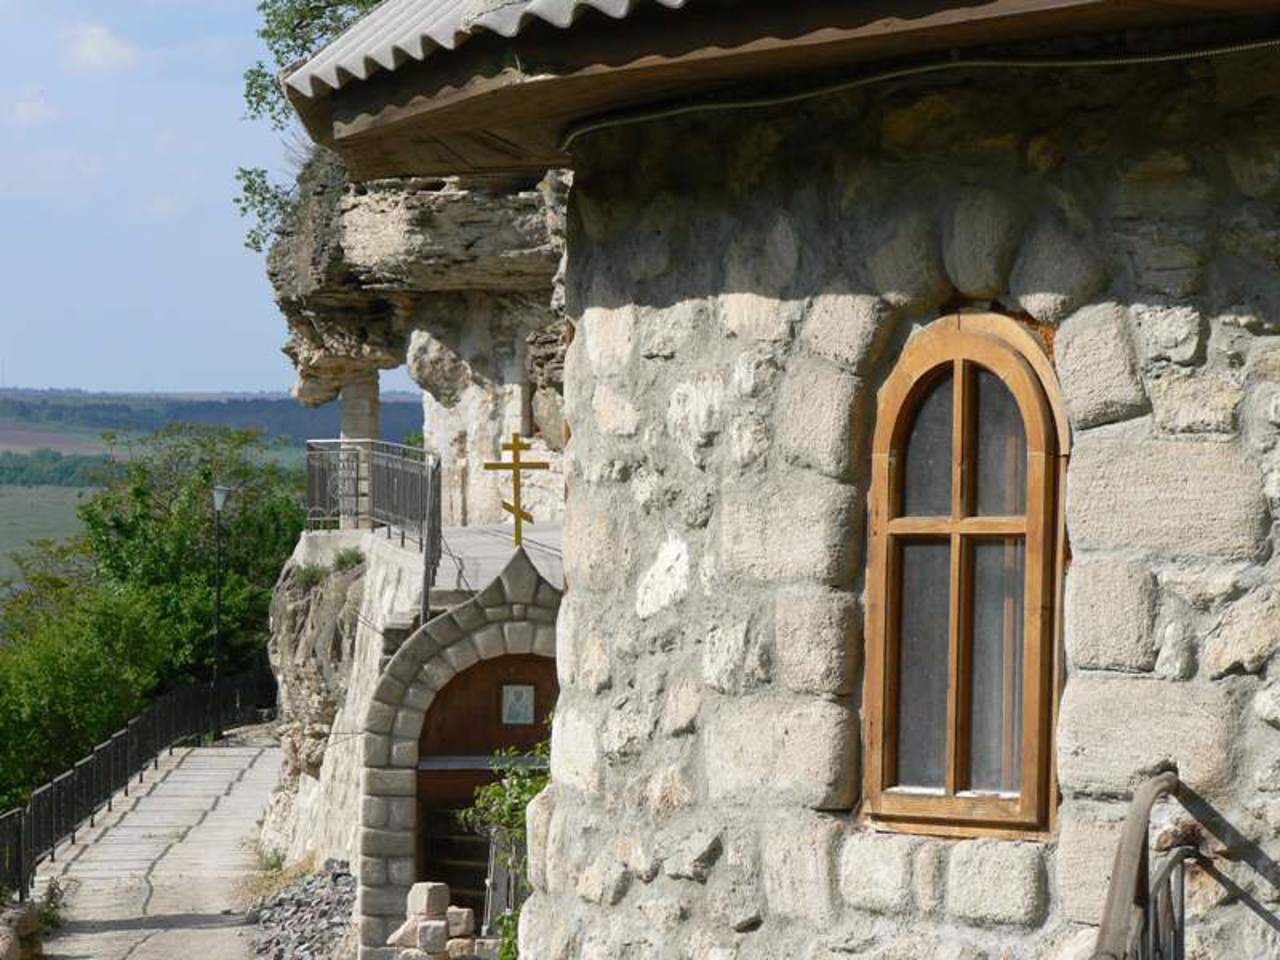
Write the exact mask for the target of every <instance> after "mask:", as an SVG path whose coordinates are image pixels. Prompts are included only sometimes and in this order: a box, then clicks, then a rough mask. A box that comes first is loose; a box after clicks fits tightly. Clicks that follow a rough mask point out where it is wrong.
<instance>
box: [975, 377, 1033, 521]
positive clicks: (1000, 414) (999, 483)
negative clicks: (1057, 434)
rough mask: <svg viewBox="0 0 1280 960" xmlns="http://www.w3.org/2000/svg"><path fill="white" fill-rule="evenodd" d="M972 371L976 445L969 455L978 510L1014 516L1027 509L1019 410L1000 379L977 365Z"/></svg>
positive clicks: (1024, 448) (1024, 450) (1024, 440)
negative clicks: (972, 468) (970, 456)
mask: <svg viewBox="0 0 1280 960" xmlns="http://www.w3.org/2000/svg"><path fill="white" fill-rule="evenodd" d="M976 372H977V378H976V380H975V382H974V398H975V400H976V401H977V406H978V428H977V429H976V430H975V431H974V433H973V438H974V443H975V444H976V446H977V448H978V449H977V450H976V451H974V453H973V456H974V464H975V466H976V469H977V473H978V476H977V488H978V514H979V515H980V516H987V517H993V516H994V517H1002V516H1006V517H1007V516H1017V515H1018V514H1021V513H1023V512H1025V511H1026V509H1027V436H1026V432H1025V430H1024V428H1023V425H1022V412H1021V411H1020V410H1019V409H1018V404H1017V402H1016V401H1015V400H1014V399H1013V394H1012V393H1010V392H1009V388H1008V387H1006V386H1005V385H1004V381H1003V380H1001V379H1000V378H999V377H997V376H996V375H995V374H993V373H991V372H990V371H987V370H984V369H982V368H981V367H978V368H977V371H976Z"/></svg>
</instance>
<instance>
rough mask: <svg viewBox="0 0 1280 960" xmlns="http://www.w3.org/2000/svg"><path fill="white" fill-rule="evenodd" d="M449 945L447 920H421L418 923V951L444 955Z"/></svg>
mask: <svg viewBox="0 0 1280 960" xmlns="http://www.w3.org/2000/svg"><path fill="white" fill-rule="evenodd" d="M448 945H449V922H448V921H447V920H421V921H419V923H418V949H419V950H425V951H426V952H427V953H444V952H445V950H447V949H448Z"/></svg>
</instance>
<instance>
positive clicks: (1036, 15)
mask: <svg viewBox="0 0 1280 960" xmlns="http://www.w3.org/2000/svg"><path fill="white" fill-rule="evenodd" d="M1275 13H1280V0H970V2H957V0H864V2H857V3H852V2H847V0H845V2H841V0H816V2H808V3H799V4H798V3H790V4H786V3H779V2H777V0H737V2H735V3H732V4H730V5H726V4H725V3H724V2H702V3H690V4H689V5H687V6H686V7H684V8H683V9H668V8H666V7H662V6H657V5H651V6H649V7H643V8H637V9H636V10H634V11H633V12H632V13H631V14H630V15H629V16H628V17H627V18H625V19H621V20H614V19H610V18H608V17H605V16H603V15H599V14H594V13H589V14H587V15H584V16H582V17H581V18H579V20H578V21H576V22H575V23H574V24H573V25H572V26H571V27H568V28H567V29H566V28H560V27H555V26H552V25H550V24H546V23H534V24H530V25H528V26H527V27H526V28H525V29H523V30H522V31H521V32H520V33H519V34H518V35H517V36H515V37H513V38H510V39H508V38H503V37H497V36H492V35H478V36H476V37H473V38H471V39H470V40H469V41H468V42H467V43H466V44H464V45H462V46H460V47H459V48H458V49H456V50H453V51H446V50H437V51H435V52H434V53H433V54H432V55H431V56H429V57H427V58H426V59H425V60H424V61H422V62H417V61H414V62H411V63H406V64H404V65H401V66H399V67H398V68H397V69H395V70H394V71H389V72H379V73H374V74H372V75H370V77H369V78H368V79H366V80H355V81H351V82H348V83H347V84H346V85H345V86H343V87H342V88H341V89H339V90H337V91H333V92H331V93H329V94H328V95H322V96H316V97H314V98H312V97H304V96H302V95H300V94H299V93H298V92H297V91H294V90H292V89H290V90H289V91H288V92H289V94H290V96H291V99H292V100H293V102H294V105H295V107H296V108H297V109H298V112H299V115H300V116H301V117H302V118H303V122H304V123H305V124H306V126H307V128H308V130H309V132H310V133H311V135H312V136H313V137H314V138H315V139H316V140H317V141H319V142H321V143H325V144H327V145H329V146H332V147H333V148H335V149H336V150H338V151H339V153H341V154H342V155H343V157H344V158H345V159H346V161H347V163H348V166H349V167H350V169H351V171H352V174H353V176H354V177H356V178H357V179H372V178H376V177H388V176H406V175H433V176H435V175H445V174H452V173H513V172H527V171H537V170H542V169H546V168H548V167H555V166H564V167H567V166H572V158H571V156H569V155H568V154H567V153H566V151H565V150H564V149H563V148H562V142H563V138H564V136H565V135H566V133H567V132H568V131H569V130H571V129H572V128H573V127H574V125H575V124H580V123H582V122H583V121H586V120H589V119H591V118H597V117H601V116H607V115H611V114H613V113H616V112H618V111H625V110H628V109H636V108H639V107H642V106H645V105H652V104H659V103H663V102H668V101H672V100H673V99H675V98H685V97H689V96H691V95H700V94H708V93H713V92H715V91H717V90H724V89H732V88H733V87H734V86H735V85H741V84H743V83H748V82H749V83H759V82H769V81H773V82H777V83H791V84H794V83H797V82H803V80H804V78H805V77H814V76H823V75H825V76H830V75H831V73H832V71H853V70H856V69H859V68H863V69H868V68H869V67H870V65H873V64H876V63H879V62H882V61H883V62H901V61H903V60H904V58H906V59H909V60H910V59H918V58H923V57H930V56H932V57H935V58H936V57H937V56H938V55H940V54H941V55H947V54H949V53H950V52H951V51H959V50H963V49H964V48H971V47H978V46H982V47H986V46H990V45H994V44H1007V43H1012V42H1019V41H1027V40H1041V39H1046V38H1051V37H1057V36H1066V35H1073V34H1088V33H1096V32H1101V31H1114V30H1121V29H1130V28H1136V27H1150V26H1160V25H1163V24H1173V23H1191V22H1195V21H1204V20H1219V21H1220V20H1223V19H1224V18H1237V17H1245V16H1252V17H1254V18H1257V17H1259V16H1261V15H1269V14H1275ZM1242 22H1243V23H1245V32H1246V34H1248V33H1249V32H1250V30H1251V27H1252V26H1253V25H1256V32H1257V34H1259V35H1261V34H1262V33H1263V31H1265V30H1267V29H1269V28H1274V25H1273V24H1272V23H1271V22H1270V21H1263V20H1257V19H1255V20H1250V21H1242Z"/></svg>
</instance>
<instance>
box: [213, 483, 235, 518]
mask: <svg viewBox="0 0 1280 960" xmlns="http://www.w3.org/2000/svg"><path fill="white" fill-rule="evenodd" d="M234 490H235V488H234V487H224V486H222V485H220V484H219V485H217V486H215V487H214V488H213V512H214V513H217V514H221V513H222V508H223V507H225V506H226V505H227V497H229V496H231V493H232V491H234Z"/></svg>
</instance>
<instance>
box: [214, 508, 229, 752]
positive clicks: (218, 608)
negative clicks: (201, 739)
mask: <svg viewBox="0 0 1280 960" xmlns="http://www.w3.org/2000/svg"><path fill="white" fill-rule="evenodd" d="M231 492H232V488H231V487H224V486H221V485H216V486H214V488H213V557H214V577H213V678H212V680H210V681H209V706H210V710H211V712H212V714H213V718H212V719H213V725H212V727H213V728H212V733H213V739H214V740H215V741H216V740H219V739H221V738H222V708H221V705H220V704H219V703H218V664H219V663H221V662H222V510H223V508H224V507H225V506H226V505H227V498H228V497H230V496H231Z"/></svg>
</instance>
